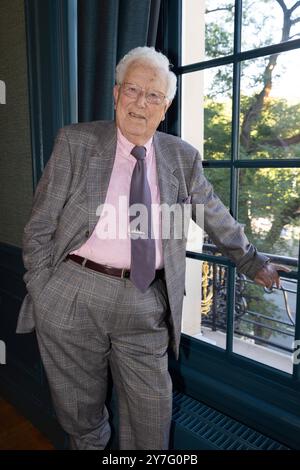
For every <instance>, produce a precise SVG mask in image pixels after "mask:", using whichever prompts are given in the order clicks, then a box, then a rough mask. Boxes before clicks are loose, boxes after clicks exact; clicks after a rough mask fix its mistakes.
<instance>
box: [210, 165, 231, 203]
mask: <svg viewBox="0 0 300 470" xmlns="http://www.w3.org/2000/svg"><path fill="white" fill-rule="evenodd" d="M204 175H205V176H206V178H207V179H208V180H209V181H210V183H211V184H212V185H213V187H214V191H215V193H216V194H217V195H218V196H219V198H220V199H221V201H222V202H223V204H225V206H226V207H227V208H229V198H230V170H229V168H205V169H204Z"/></svg>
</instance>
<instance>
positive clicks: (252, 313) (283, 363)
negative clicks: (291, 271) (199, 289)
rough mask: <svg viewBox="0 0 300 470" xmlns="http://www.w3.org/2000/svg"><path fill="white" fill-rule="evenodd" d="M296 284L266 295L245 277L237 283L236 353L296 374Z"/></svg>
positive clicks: (289, 282)
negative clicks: (294, 349)
mask: <svg viewBox="0 0 300 470" xmlns="http://www.w3.org/2000/svg"><path fill="white" fill-rule="evenodd" d="M296 293H297V281H296V280H291V279H290V280H287V279H282V288H281V289H276V288H275V289H273V290H272V291H271V292H267V291H266V290H264V289H263V288H262V287H260V286H257V285H255V284H254V283H252V282H251V281H249V280H247V279H246V278H245V277H244V276H238V278H237V282H236V297H235V317H234V342H233V351H234V352H235V353H237V354H241V355H243V356H246V357H248V358H251V359H253V360H255V361H258V362H261V363H263V364H267V365H269V366H271V367H275V368H276V369H280V370H282V371H284V372H288V373H290V374H291V373H292V371H293V362H292V356H293V341H294V337H295V316H296Z"/></svg>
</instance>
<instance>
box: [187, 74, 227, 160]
mask: <svg viewBox="0 0 300 470" xmlns="http://www.w3.org/2000/svg"><path fill="white" fill-rule="evenodd" d="M231 116H232V65H227V66H222V67H216V68H213V69H206V70H200V71H198V72H193V73H188V74H185V75H183V77H182V119H181V136H182V138H183V139H185V140H187V141H188V142H190V143H191V144H192V145H194V146H195V147H196V148H197V149H198V150H199V152H200V154H201V155H203V156H204V159H205V160H224V159H225V160H228V159H230V154H231Z"/></svg>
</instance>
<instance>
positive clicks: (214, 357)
mask: <svg viewBox="0 0 300 470" xmlns="http://www.w3.org/2000/svg"><path fill="white" fill-rule="evenodd" d="M182 1H186V0H162V7H161V18H160V25H159V32H158V42H157V46H158V48H159V49H160V50H162V52H164V53H165V54H166V55H167V56H168V57H169V59H170V61H171V63H172V64H173V65H174V69H173V71H174V72H175V73H176V75H177V77H178V92H177V94H176V97H175V98H174V101H173V103H172V106H171V108H170V110H169V111H168V115H167V117H166V120H165V122H164V123H163V126H162V130H163V131H165V132H167V133H170V134H174V135H178V136H180V127H181V111H180V107H181V105H180V103H181V84H182V80H181V78H182V76H183V75H184V74H186V73H191V72H195V71H199V70H204V69H208V68H212V67H217V66H221V65H225V64H233V85H232V100H233V102H232V134H231V159H230V160H218V161H216V160H209V161H207V160H206V161H205V160H203V162H202V163H203V167H204V168H229V169H230V212H231V214H232V215H233V216H234V217H236V215H237V201H238V172H239V169H241V168H300V159H295V158H293V159H288V160H279V159H270V160H269V159H264V160H254V159H253V160H250V159H247V160H244V159H243V160H239V159H238V154H239V115H240V77H241V62H242V61H244V60H247V59H253V58H258V57H261V56H266V55H270V54H274V53H280V52H285V51H290V50H293V49H300V39H296V40H291V41H288V42H285V43H277V44H272V45H271V46H265V47H261V48H259V49H251V50H246V51H241V25H242V0H235V10H234V11H235V18H234V49H233V54H230V55H227V56H222V57H218V58H215V59H211V60H204V61H202V62H197V63H193V64H188V65H184V66H182V65H181V31H182V28H181V18H182ZM186 256H187V257H188V258H193V259H198V260H199V261H203V260H205V261H209V262H210V263H218V264H221V265H223V266H226V267H227V269H228V284H227V340H226V342H227V344H226V349H225V350H222V349H220V348H218V347H217V346H213V345H211V344H208V343H204V342H202V341H199V340H198V339H195V338H192V337H190V336H188V335H186V334H184V333H182V339H181V347H180V357H179V360H178V361H175V360H174V359H170V371H171V373H172V376H173V381H174V385H175V387H176V388H177V389H179V390H184V391H185V393H187V394H189V395H191V396H192V397H194V398H196V399H199V400H203V401H205V402H206V403H208V404H209V405H211V406H214V407H215V408H217V409H219V410H220V411H222V412H224V413H228V414H230V415H231V416H233V417H235V418H237V419H239V420H241V421H244V422H246V423H247V424H248V425H250V426H251V425H252V426H254V427H255V428H257V429H260V430H261V431H262V432H269V433H270V435H272V436H273V437H274V438H275V439H278V440H281V441H282V442H285V443H286V444H287V445H290V446H292V447H293V446H295V448H300V437H297V435H298V436H299V434H300V433H299V430H300V413H299V408H300V407H299V392H300V364H294V366H293V374H292V375H290V374H288V373H286V372H283V371H281V370H277V369H274V368H272V367H269V366H267V365H265V364H262V363H259V362H256V361H254V360H252V359H249V358H247V357H244V356H239V355H238V354H236V353H234V352H233V350H232V345H233V320H234V298H235V271H236V269H235V266H234V265H233V263H232V262H231V261H229V260H228V259H226V258H224V257H216V256H214V255H208V254H204V253H201V254H199V253H194V252H189V251H187V254H186ZM299 259H300V244H299V255H298V272H296V273H288V274H287V275H286V277H288V278H293V279H296V280H297V281H298V285H297V300H296V325H295V341H296V340H300V269H299ZM267 398H269V401H268V400H267ZM296 403H297V405H296ZM291 416H292V417H293V420H294V423H293V424H292V422H291V421H292V419H291ZM289 421H290V422H289ZM295 433H296V434H295Z"/></svg>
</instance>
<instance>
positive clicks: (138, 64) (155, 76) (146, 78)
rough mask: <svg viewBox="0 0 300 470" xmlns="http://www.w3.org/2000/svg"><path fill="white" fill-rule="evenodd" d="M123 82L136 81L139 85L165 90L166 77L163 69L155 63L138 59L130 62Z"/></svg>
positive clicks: (166, 84)
mask: <svg viewBox="0 0 300 470" xmlns="http://www.w3.org/2000/svg"><path fill="white" fill-rule="evenodd" d="M124 81H125V82H130V83H136V84H137V85H140V86H141V87H147V88H154V89H158V90H161V91H164V92H166V91H167V86H168V79H167V74H166V72H165V70H163V69H161V68H159V67H156V66H155V65H153V64H151V63H149V62H147V61H142V60H138V61H135V62H132V63H131V64H130V65H129V66H128V69H127V70H126V74H125V77H124Z"/></svg>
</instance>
